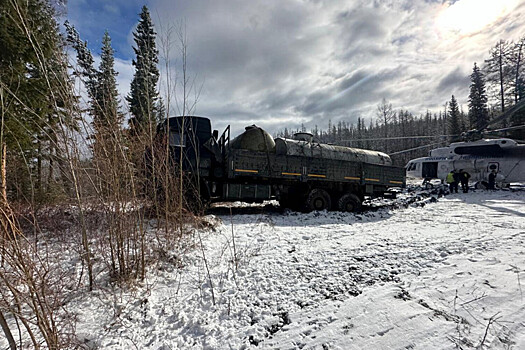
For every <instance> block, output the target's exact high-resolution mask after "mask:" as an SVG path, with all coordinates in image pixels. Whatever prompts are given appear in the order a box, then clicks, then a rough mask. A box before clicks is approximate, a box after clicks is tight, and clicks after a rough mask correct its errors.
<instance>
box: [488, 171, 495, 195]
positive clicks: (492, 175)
mask: <svg viewBox="0 0 525 350" xmlns="http://www.w3.org/2000/svg"><path fill="white" fill-rule="evenodd" d="M495 185H496V170H492V171H491V172H490V174H489V185H488V186H487V190H495V189H496V186H495Z"/></svg>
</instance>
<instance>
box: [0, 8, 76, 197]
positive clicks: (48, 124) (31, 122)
mask: <svg viewBox="0 0 525 350" xmlns="http://www.w3.org/2000/svg"><path fill="white" fill-rule="evenodd" d="M54 16H55V13H54V10H53V7H52V6H51V5H50V3H49V2H48V1H47V0H23V1H22V0H12V1H1V2H0V87H1V89H2V95H3V99H2V103H1V105H0V109H1V110H0V114H1V115H2V116H3V120H2V125H1V128H2V130H3V131H4V133H3V137H4V140H3V141H5V142H6V146H7V150H8V158H9V159H8V167H9V169H8V173H9V175H10V176H9V178H8V180H11V181H12V182H11V183H8V184H7V185H8V187H10V192H11V194H14V195H15V196H16V197H18V198H21V197H26V198H27V195H28V194H32V193H34V192H33V189H35V187H36V189H37V194H38V193H40V194H43V193H42V190H43V188H42V186H43V182H44V181H43V176H44V175H43V174H44V171H43V166H44V165H45V164H50V163H52V162H53V159H54V158H56V157H57V156H58V155H57V152H59V151H60V150H58V148H57V147H56V140H57V136H56V132H57V125H58V123H59V122H61V121H68V122H70V126H71V127H73V124H74V122H73V120H72V119H71V118H70V116H69V115H68V114H67V113H66V112H65V110H66V108H64V107H66V105H67V104H69V103H70V102H71V97H72V95H71V85H70V81H69V79H68V77H67V71H66V60H65V55H64V52H63V42H62V38H61V36H60V33H59V30H58V25H57V23H56V21H55V17H54ZM67 107H68V108H69V107H70V106H67ZM48 166H49V165H48ZM49 173H51V174H52V171H51V170H50V172H49ZM32 179H36V182H33V181H32ZM48 179H49V180H52V179H50V177H49V176H48Z"/></svg>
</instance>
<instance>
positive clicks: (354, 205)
mask: <svg viewBox="0 0 525 350" xmlns="http://www.w3.org/2000/svg"><path fill="white" fill-rule="evenodd" d="M337 207H338V209H339V210H340V211H348V212H352V211H359V210H361V200H360V199H359V197H358V196H356V195H355V194H353V193H347V194H344V195H343V196H342V197H341V198H339V201H338V202H337Z"/></svg>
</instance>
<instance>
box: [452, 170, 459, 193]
mask: <svg viewBox="0 0 525 350" xmlns="http://www.w3.org/2000/svg"><path fill="white" fill-rule="evenodd" d="M453 177H454V182H453V186H454V187H453V189H454V191H455V192H456V193H458V188H459V181H460V180H461V175H460V174H459V171H457V170H454V175H453ZM451 192H452V191H451Z"/></svg>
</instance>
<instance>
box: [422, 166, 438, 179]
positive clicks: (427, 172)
mask: <svg viewBox="0 0 525 350" xmlns="http://www.w3.org/2000/svg"><path fill="white" fill-rule="evenodd" d="M437 171H438V162H423V169H422V170H421V177H422V178H424V179H434V178H437V177H438V176H437Z"/></svg>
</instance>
